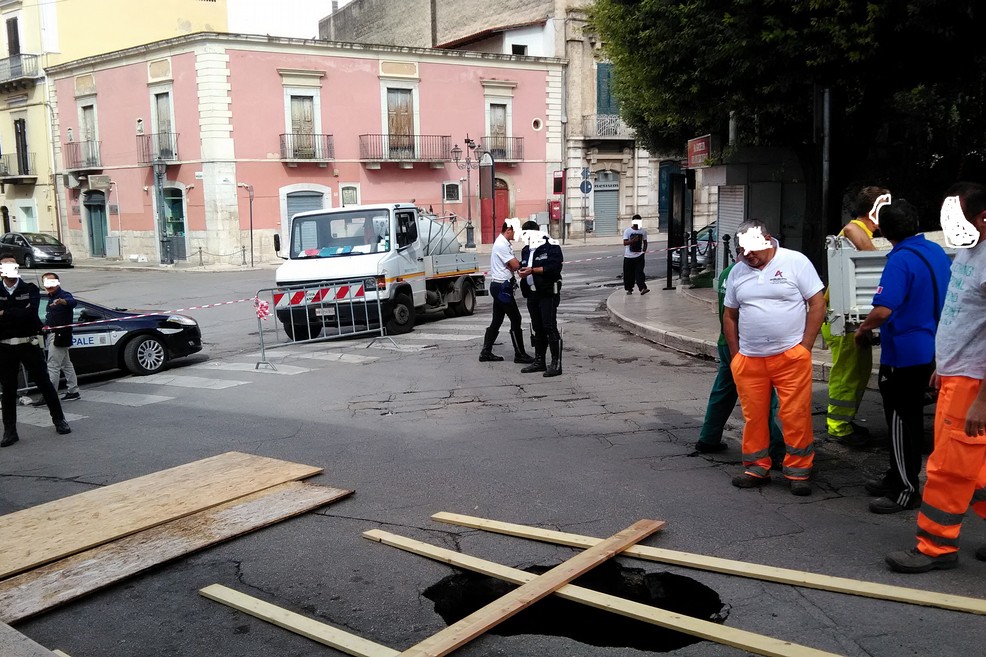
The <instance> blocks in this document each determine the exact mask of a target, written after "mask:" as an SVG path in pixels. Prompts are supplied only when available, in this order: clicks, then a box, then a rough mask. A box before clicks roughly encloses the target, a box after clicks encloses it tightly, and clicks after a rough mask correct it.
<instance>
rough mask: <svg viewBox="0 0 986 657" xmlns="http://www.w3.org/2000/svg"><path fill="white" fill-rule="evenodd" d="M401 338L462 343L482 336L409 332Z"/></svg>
mask: <svg viewBox="0 0 986 657" xmlns="http://www.w3.org/2000/svg"><path fill="white" fill-rule="evenodd" d="M401 337H402V338H411V339H412V340H452V341H463V340H479V339H481V338H482V337H483V336H481V335H456V334H454V333H419V332H418V331H411V332H410V333H408V334H407V335H402V336H401Z"/></svg>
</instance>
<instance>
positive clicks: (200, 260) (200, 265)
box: [199, 246, 205, 267]
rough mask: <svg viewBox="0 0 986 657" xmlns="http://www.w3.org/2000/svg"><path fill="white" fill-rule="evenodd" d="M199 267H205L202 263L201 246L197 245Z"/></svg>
mask: <svg viewBox="0 0 986 657" xmlns="http://www.w3.org/2000/svg"><path fill="white" fill-rule="evenodd" d="M199 267H205V265H204V264H202V247H201V246H200V247H199Z"/></svg>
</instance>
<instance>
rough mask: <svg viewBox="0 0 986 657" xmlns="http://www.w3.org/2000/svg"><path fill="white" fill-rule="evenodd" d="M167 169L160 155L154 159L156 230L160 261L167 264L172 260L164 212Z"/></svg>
mask: <svg viewBox="0 0 986 657" xmlns="http://www.w3.org/2000/svg"><path fill="white" fill-rule="evenodd" d="M167 170H168V164H167V163H166V162H165V161H164V160H163V159H161V158H160V157H158V158H155V160H154V193H155V195H156V196H157V221H158V231H159V233H160V235H161V263H162V264H168V265H170V264H171V263H173V262H174V260H173V259H172V257H171V237H170V236H169V235H168V224H167V222H166V221H165V214H164V174H165V172H166V171H167Z"/></svg>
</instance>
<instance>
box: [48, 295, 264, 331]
mask: <svg viewBox="0 0 986 657" xmlns="http://www.w3.org/2000/svg"><path fill="white" fill-rule="evenodd" d="M247 301H252V302H253V303H254V305H255V306H256V305H257V301H259V299H258V298H257V297H250V298H249V299H236V300H235V301H220V302H219V303H207V304H205V305H203V306H189V307H188V308H178V309H176V310H162V311H160V312H153V313H142V314H139V315H125V316H124V317H114V318H112V319H94V320H93V321H91V322H79V323H78V324H65V325H64V326H45V327H43V329H44V330H53V329H60V328H70V327H71V328H75V327H77V326H91V325H93V324H107V323H110V322H118V321H120V320H121V319H140V318H141V317H161V316H163V315H174V314H176V313H183V312H188V311H189V310H203V309H205V308H217V307H219V306H231V305H233V304H234V303H246V302H247ZM261 303H266V302H261ZM259 314H260V310H259V308H258V310H257V315H258V316H259Z"/></svg>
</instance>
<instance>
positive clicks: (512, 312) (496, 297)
mask: <svg viewBox="0 0 986 657" xmlns="http://www.w3.org/2000/svg"><path fill="white" fill-rule="evenodd" d="M509 284H510V283H509V282H507V283H497V282H496V281H493V282H492V283H490V296H491V297H493V321H492V322H490V330H491V331H494V332H496V331H499V330H500V326H502V325H503V318H504V317H509V318H510V330H511V331H516V332H517V333H520V331H521V317H520V308H518V307H517V301H516V300H514V299H513V297H511V299H510V302H509V303H504V302H503V301H500V289H501V288H502V287H503V286H504V285H509ZM494 335H495V333H494Z"/></svg>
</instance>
